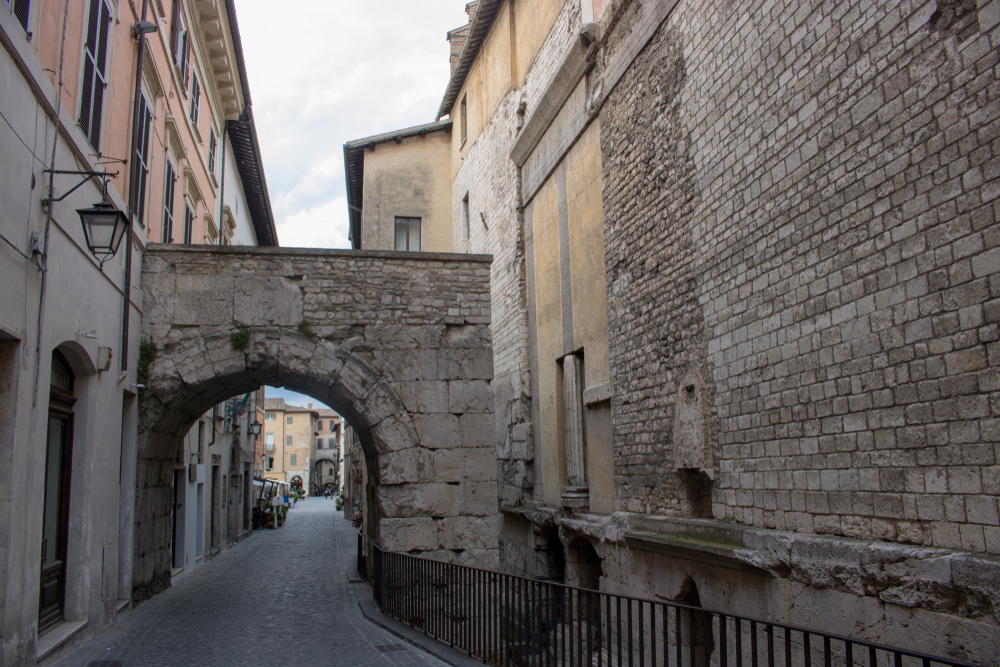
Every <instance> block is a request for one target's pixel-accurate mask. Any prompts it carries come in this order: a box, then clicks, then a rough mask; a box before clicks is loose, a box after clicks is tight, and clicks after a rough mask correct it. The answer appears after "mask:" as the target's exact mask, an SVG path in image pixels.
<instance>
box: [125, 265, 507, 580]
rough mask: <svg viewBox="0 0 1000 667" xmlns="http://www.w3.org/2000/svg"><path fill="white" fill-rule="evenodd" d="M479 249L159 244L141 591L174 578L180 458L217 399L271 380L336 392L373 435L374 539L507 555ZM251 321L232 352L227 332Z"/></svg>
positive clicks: (485, 283)
mask: <svg viewBox="0 0 1000 667" xmlns="http://www.w3.org/2000/svg"><path fill="white" fill-rule="evenodd" d="M490 261H491V258H490V257H488V256H482V255H478V256H477V255H448V254H430V253H421V254H415V253H393V252H371V251H370V252H352V251H324V250H302V249H278V248H253V249H249V248H235V247H218V246H213V247H185V248H177V247H168V246H152V247H151V248H150V249H149V250H148V251H147V252H146V255H145V258H144V261H143V274H142V286H143V292H144V295H145V301H144V311H143V322H142V330H143V336H144V337H145V338H148V339H150V340H152V341H153V342H155V343H157V345H158V346H159V347H160V352H159V353H158V355H157V356H156V358H155V360H154V361H153V363H152V364H151V366H150V368H149V378H148V380H147V382H146V389H145V391H144V392H143V394H142V397H141V406H140V417H141V422H140V451H139V459H140V464H139V482H138V493H139V500H138V505H137V513H136V514H137V519H136V523H137V526H136V549H135V553H136V565H135V582H136V583H135V589H136V595H137V596H140V597H141V596H144V595H148V594H150V593H155V592H156V589H157V588H159V587H162V586H164V585H166V582H167V581H169V554H170V528H171V526H170V506H171V502H172V494H171V483H172V475H173V468H174V465H175V463H174V461H175V456H176V454H177V452H178V451H179V447H180V442H181V438H182V437H183V434H184V433H186V431H187V429H188V427H189V426H190V424H191V423H192V422H193V421H194V420H195V419H197V417H198V416H199V415H200V414H201V413H203V412H204V410H205V408H206V406H210V405H212V404H214V403H217V402H219V401H220V400H223V399H225V398H227V397H229V396H233V395H236V394H240V393H244V392H245V391H249V390H251V389H253V388H256V387H259V386H260V385H262V384H268V385H275V386H287V387H290V388H293V389H295V390H296V391H300V392H303V393H306V394H309V395H311V396H313V397H315V398H316V399H318V400H320V401H322V402H324V403H326V404H327V405H330V406H331V407H333V408H334V409H336V410H337V412H338V413H340V414H341V415H343V416H344V417H345V418H346V419H347V421H348V422H349V423H350V425H351V426H352V428H353V429H354V430H355V431H356V432H357V433H358V436H359V438H360V440H361V443H362V446H363V449H364V452H365V457H366V460H367V466H368V473H369V474H368V480H369V485H370V487H371V488H370V489H369V494H368V495H369V497H374V499H375V502H374V503H372V504H373V506H372V507H369V517H368V518H369V519H370V521H371V523H370V525H371V527H372V532H373V534H372V538H373V539H376V540H378V541H379V543H380V544H381V545H382V546H383V547H385V548H386V549H389V550H398V551H414V550H417V551H423V552H426V553H427V555H430V556H431V557H435V558H441V559H446V560H452V561H455V562H462V563H467V564H475V565H478V566H480V567H495V566H496V563H497V545H496V534H497V521H498V519H497V516H496V498H497V485H496V466H495V460H496V453H495V447H494V426H495V418H494V414H493V404H494V401H493V391H492V389H491V386H490V382H491V380H492V377H493V351H492V346H491V336H490V331H489V324H490V294H489V277H490V271H489V265H490ZM240 329H246V330H247V331H248V332H249V334H250V341H249V344H248V345H247V347H246V348H245V349H242V350H234V349H233V345H232V341H231V335H232V334H233V333H234V332H237V331H238V330H240Z"/></svg>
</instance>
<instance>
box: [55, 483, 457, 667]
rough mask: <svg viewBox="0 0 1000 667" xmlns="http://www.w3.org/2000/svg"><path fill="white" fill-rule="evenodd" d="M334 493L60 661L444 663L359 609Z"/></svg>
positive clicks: (181, 666)
mask: <svg viewBox="0 0 1000 667" xmlns="http://www.w3.org/2000/svg"><path fill="white" fill-rule="evenodd" d="M334 507H335V506H334V502H333V501H332V500H325V499H323V498H308V499H306V500H304V501H301V502H299V503H298V504H297V505H296V506H295V507H294V508H293V509H292V510H291V511H290V512H289V514H288V522H287V523H286V524H285V526H284V527H283V528H280V529H278V530H261V531H256V532H255V533H254V535H253V536H252V537H250V538H249V539H248V540H246V541H245V542H243V543H242V544H239V545H237V546H235V547H234V548H233V549H231V550H229V551H226V552H225V553H223V554H222V555H221V556H219V557H218V558H216V559H215V560H213V561H212V562H210V563H208V564H207V565H205V566H203V567H200V568H198V569H197V570H196V571H194V572H192V573H191V574H190V575H189V576H186V577H182V578H180V579H179V580H178V581H177V582H175V584H174V586H173V587H171V588H170V589H169V590H167V591H165V592H163V593H161V594H160V595H157V596H156V597H154V598H153V599H152V600H149V601H147V602H144V603H143V604H141V605H140V606H139V607H138V608H137V609H136V610H135V612H134V613H132V614H131V615H130V616H128V617H127V618H123V619H122V620H121V621H120V622H119V623H118V624H117V625H116V626H115V627H114V628H112V629H111V630H109V631H107V632H105V633H104V634H102V635H99V636H98V637H96V638H94V639H92V640H91V641H89V642H87V643H86V644H84V645H83V646H81V647H80V648H79V649H77V650H76V651H75V652H73V653H72V654H70V655H69V656H67V657H66V658H64V659H63V660H61V661H60V662H58V663H56V664H57V665H59V667H86V666H87V665H92V664H99V665H102V666H104V665H107V666H110V665H114V666H115V667H119V666H121V667H140V666H142V667H154V666H155V667H168V666H169V667H193V666H195V665H205V666H208V665H211V666H218V667H225V666H229V665H233V666H236V665H239V666H241V667H243V666H246V665H257V666H260V667H267V666H271V665H302V666H304V667H306V666H308V667H324V666H327V665H338V666H348V665H350V666H354V665H371V666H373V667H381V666H387V665H406V666H411V665H412V666H423V665H428V666H430V665H443V664H444V663H441V662H439V661H438V660H436V659H435V658H433V657H431V656H430V655H428V654H426V653H424V652H423V651H421V650H420V649H418V648H416V647H414V646H412V645H410V644H407V643H406V642H404V641H403V640H401V639H399V638H398V637H396V636H395V635H392V634H390V633H388V632H386V631H384V630H383V629H382V628H379V627H377V626H375V625H373V624H372V623H370V622H369V621H367V620H365V618H364V617H363V616H362V615H361V611H360V610H359V609H358V599H359V596H361V595H368V594H369V592H370V589H369V588H368V586H366V585H364V584H351V583H348V580H347V574H346V573H347V568H348V565H349V563H350V562H351V559H353V558H354V557H355V554H356V548H357V541H356V537H355V536H356V532H355V530H354V529H353V528H352V527H351V525H350V523H349V522H347V521H345V520H344V519H343V515H342V514H341V513H340V512H336V511H335V509H334Z"/></svg>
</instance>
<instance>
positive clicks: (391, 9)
mask: <svg viewBox="0 0 1000 667" xmlns="http://www.w3.org/2000/svg"><path fill="white" fill-rule="evenodd" d="M282 6H284V7H286V11H275V4H274V0H240V2H239V3H238V5H237V20H238V22H239V27H240V37H241V39H242V41H243V54H244V58H245V60H246V66H247V77H248V79H249V83H250V94H251V98H252V102H253V113H254V120H255V121H256V123H257V135H258V139H259V140H260V145H261V153H262V156H263V159H264V173H265V177H266V179H267V188H268V192H269V194H270V197H271V207H272V209H273V210H274V217H275V223H276V225H277V228H278V241H279V243H280V245H282V246H284V247H322V248H348V247H350V244H349V242H348V240H347V226H348V225H347V221H348V217H347V197H346V194H345V191H346V188H345V183H344V144H345V143H346V142H348V141H352V140H354V139H361V138H364V137H368V136H371V135H374V134H380V133H383V132H388V131H391V130H397V129H403V128H407V127H412V126H414V125H421V124H423V123H429V122H433V121H434V120H435V116H436V115H437V110H438V106H439V105H440V103H441V98H442V97H443V96H444V92H445V86H446V85H447V83H448V77H449V73H450V72H449V63H448V57H449V54H450V49H449V46H448V41H447V39H446V33H447V32H448V31H449V30H452V29H454V28H458V27H460V26H462V25H464V24H465V23H467V22H468V17H467V16H466V14H465V0H424V1H423V2H414V1H413V0H365V1H364V2H357V1H356V0H351V1H348V0H295V2H294V3H286V4H283V5H282ZM292 7H294V11H293V10H291V8H292Z"/></svg>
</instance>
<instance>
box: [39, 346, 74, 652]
mask: <svg viewBox="0 0 1000 667" xmlns="http://www.w3.org/2000/svg"><path fill="white" fill-rule="evenodd" d="M73 380H74V378H73V372H72V371H71V370H70V367H69V364H68V363H67V362H66V359H65V358H63V356H62V355H61V354H59V353H58V352H54V353H53V354H52V372H51V381H50V388H49V427H48V434H47V436H46V445H45V495H44V499H45V501H44V502H45V505H44V509H43V511H42V565H41V568H42V571H41V582H40V586H39V600H38V634H39V635H41V634H43V633H44V632H46V631H47V630H50V629H52V628H53V627H55V626H56V625H58V624H59V623H61V622H62V621H63V610H64V608H65V600H66V541H67V537H68V535H69V492H70V471H71V470H72V466H71V464H72V457H73V404H74V403H75V402H76V399H75V398H74V397H73Z"/></svg>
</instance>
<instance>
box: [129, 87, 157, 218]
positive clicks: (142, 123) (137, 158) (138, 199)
mask: <svg viewBox="0 0 1000 667" xmlns="http://www.w3.org/2000/svg"><path fill="white" fill-rule="evenodd" d="M152 120H153V115H152V113H151V112H150V110H149V105H148V104H146V96H145V95H143V94H142V93H141V92H140V93H139V113H138V122H139V125H138V127H137V128H136V138H137V139H138V141H137V142H136V145H135V155H134V156H133V160H132V178H134V179H136V180H135V187H134V188H133V192H134V193H135V202H134V207H135V208H134V209H133V210H134V212H135V218H136V220H137V221H138V222H139V224H140V225H141V226H143V227H145V217H146V181H147V180H148V176H149V134H150V130H151V129H152V127H151V126H152Z"/></svg>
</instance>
